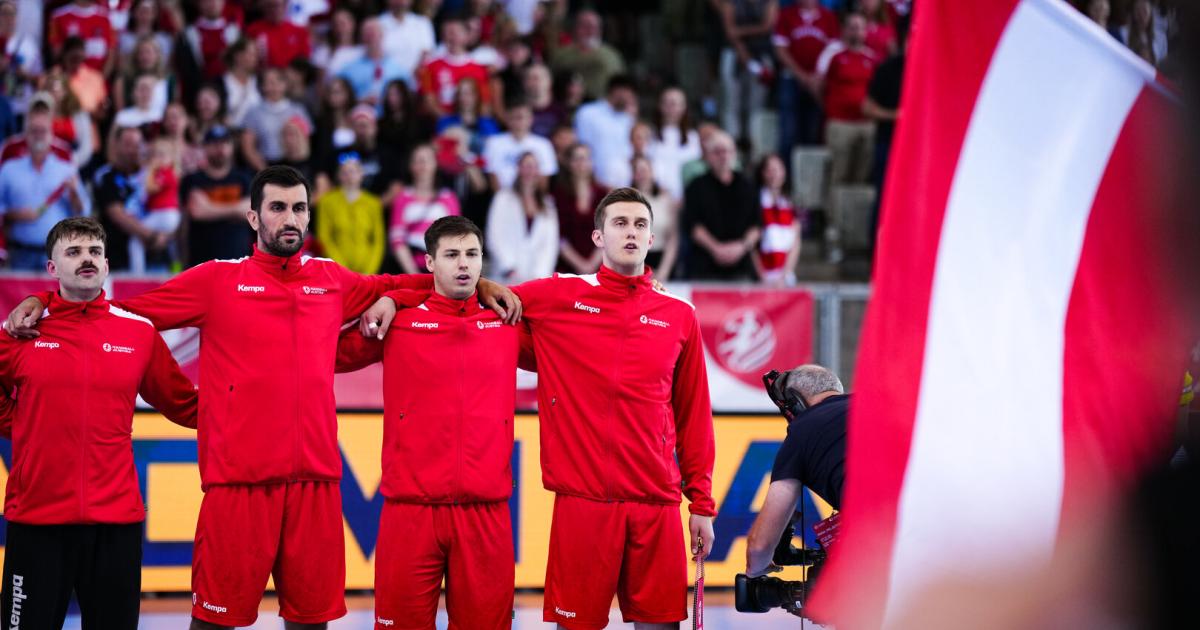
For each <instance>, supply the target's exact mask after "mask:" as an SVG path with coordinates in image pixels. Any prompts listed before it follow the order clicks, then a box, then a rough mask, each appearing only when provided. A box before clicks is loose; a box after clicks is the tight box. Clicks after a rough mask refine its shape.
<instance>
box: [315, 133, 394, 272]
mask: <svg viewBox="0 0 1200 630" xmlns="http://www.w3.org/2000/svg"><path fill="white" fill-rule="evenodd" d="M337 161H338V167H337V181H338V185H337V187H336V188H334V189H333V190H331V191H329V192H328V193H325V194H324V195H323V196H321V198H320V199H319V200H318V201H317V208H316V210H317V212H316V214H317V217H318V218H317V240H318V241H319V242H320V243H321V247H322V248H323V249H324V251H325V255H327V256H329V257H330V258H332V259H334V260H336V261H338V262H339V263H341V264H342V266H344V267H346V268H347V269H349V270H351V271H356V272H358V273H378V271H379V265H380V264H381V263H382V262H383V254H384V248H385V243H386V242H387V238H386V235H385V231H384V226H383V206H382V205H381V204H380V202H379V198H378V197H376V196H375V195H372V194H371V193H369V192H367V191H365V190H363V189H362V183H363V171H362V164H361V163H360V162H359V160H358V154H357V153H354V152H353V151H347V152H345V153H342V154H341V155H339V156H338V158H337Z"/></svg>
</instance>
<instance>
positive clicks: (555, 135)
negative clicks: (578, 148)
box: [550, 123, 579, 173]
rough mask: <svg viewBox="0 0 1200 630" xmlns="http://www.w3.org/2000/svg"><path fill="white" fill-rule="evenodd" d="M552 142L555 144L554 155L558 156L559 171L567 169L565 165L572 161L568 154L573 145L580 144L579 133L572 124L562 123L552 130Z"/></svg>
mask: <svg viewBox="0 0 1200 630" xmlns="http://www.w3.org/2000/svg"><path fill="white" fill-rule="evenodd" d="M550 144H552V145H554V157H556V158H558V172H559V173H561V172H563V171H564V170H566V169H565V168H564V167H565V166H566V164H567V162H569V161H570V156H569V155H567V154H568V153H569V152H570V151H571V147H573V146H575V145H577V144H579V135H578V134H576V133H575V128H574V127H572V126H571V125H570V124H568V123H562V124H560V125H559V126H557V127H555V128H554V131H551V132H550Z"/></svg>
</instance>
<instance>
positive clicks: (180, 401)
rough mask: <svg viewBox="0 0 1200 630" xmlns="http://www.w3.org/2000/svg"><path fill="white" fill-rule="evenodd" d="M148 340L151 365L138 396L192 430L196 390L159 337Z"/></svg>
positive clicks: (196, 410)
mask: <svg viewBox="0 0 1200 630" xmlns="http://www.w3.org/2000/svg"><path fill="white" fill-rule="evenodd" d="M150 336H151V337H152V341H151V344H150V363H149V365H147V366H146V373H145V374H143V375H142V382H141V385H139V386H138V393H139V394H141V395H142V398H144V399H145V400H146V402H148V403H150V406H151V407H154V408H155V409H157V410H158V412H159V413H161V414H162V415H164V416H166V418H167V420H170V421H171V422H174V423H175V424H178V425H180V426H184V427H187V428H189V429H195V428H196V424H197V418H198V415H199V404H200V397H199V394H198V393H197V391H196V386H195V385H193V384H192V381H191V379H189V378H188V377H187V376H185V375H184V373H183V371H182V370H180V369H179V364H178V363H176V362H175V357H173V356H171V349H170V348H168V347H167V342H165V341H163V338H162V336H161V335H159V334H158V333H157V332H153V333H151V335H150Z"/></svg>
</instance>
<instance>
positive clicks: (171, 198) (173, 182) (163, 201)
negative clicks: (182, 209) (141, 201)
mask: <svg viewBox="0 0 1200 630" xmlns="http://www.w3.org/2000/svg"><path fill="white" fill-rule="evenodd" d="M150 176H151V177H153V178H154V183H156V184H158V192H156V193H154V194H153V195H150V197H149V198H148V199H146V209H147V210H149V211H151V212H154V211H155V210H178V209H179V177H178V176H177V175H176V174H175V169H174V168H172V167H170V166H160V167H158V168H157V169H155V170H154V173H152V174H151V175H150Z"/></svg>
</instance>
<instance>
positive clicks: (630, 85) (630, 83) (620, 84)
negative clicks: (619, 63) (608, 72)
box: [604, 74, 637, 94]
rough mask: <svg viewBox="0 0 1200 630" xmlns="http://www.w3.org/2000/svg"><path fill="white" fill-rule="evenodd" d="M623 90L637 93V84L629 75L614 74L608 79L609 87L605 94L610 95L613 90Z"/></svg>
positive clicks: (606, 87)
mask: <svg viewBox="0 0 1200 630" xmlns="http://www.w3.org/2000/svg"><path fill="white" fill-rule="evenodd" d="M621 88H625V89H628V90H631V91H633V92H637V83H636V82H635V81H634V80H633V77H631V76H629V75H628V74H614V75H612V77H610V78H609V79H608V85H606V86H605V89H604V93H605V94H609V93H611V92H612V91H613V90H618V89H621Z"/></svg>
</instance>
